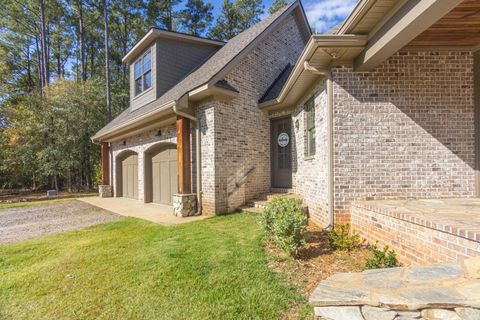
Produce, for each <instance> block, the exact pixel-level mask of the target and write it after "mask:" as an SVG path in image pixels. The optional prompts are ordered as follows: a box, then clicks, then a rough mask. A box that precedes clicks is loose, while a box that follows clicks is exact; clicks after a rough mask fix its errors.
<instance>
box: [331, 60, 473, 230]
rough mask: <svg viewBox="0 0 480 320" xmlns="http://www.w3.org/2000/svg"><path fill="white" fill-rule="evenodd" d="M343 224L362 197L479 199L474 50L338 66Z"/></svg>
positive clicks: (339, 214)
mask: <svg viewBox="0 0 480 320" xmlns="http://www.w3.org/2000/svg"><path fill="white" fill-rule="evenodd" d="M333 80H334V148H335V151H334V152H335V155H334V158H335V159H334V161H335V168H334V171H335V173H334V175H335V177H334V179H335V213H336V223H338V222H347V221H348V220H349V209H350V204H351V202H352V201H354V200H371V199H406V198H447V197H473V196H475V180H474V179H475V177H474V169H473V168H474V102H473V55H472V53H469V52H400V53H397V54H395V55H394V56H393V57H391V58H390V59H389V60H387V61H386V62H385V63H383V64H382V65H381V66H379V67H378V68H376V69H375V70H374V71H373V72H370V73H354V72H352V69H351V68H335V69H333Z"/></svg>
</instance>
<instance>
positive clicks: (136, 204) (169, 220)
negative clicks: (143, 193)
mask: <svg viewBox="0 0 480 320" xmlns="http://www.w3.org/2000/svg"><path fill="white" fill-rule="evenodd" d="M79 200H81V201H83V202H86V203H88V204H91V205H94V206H97V207H99V208H102V209H105V210H108V211H111V212H114V213H116V214H119V215H122V216H126V217H135V218H140V219H144V220H148V221H151V222H154V223H158V224H161V225H164V226H172V225H177V224H182V223H186V222H191V221H197V220H201V219H205V218H207V217H208V216H196V217H184V218H183V217H176V216H174V215H173V208H172V207H171V206H166V205H161V204H156V203H142V202H140V201H138V200H134V199H128V198H100V197H85V198H79Z"/></svg>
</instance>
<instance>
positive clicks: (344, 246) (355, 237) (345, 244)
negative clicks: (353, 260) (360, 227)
mask: <svg viewBox="0 0 480 320" xmlns="http://www.w3.org/2000/svg"><path fill="white" fill-rule="evenodd" d="M349 230H350V225H349V224H343V225H342V224H339V225H336V226H335V227H334V228H333V229H331V230H329V231H328V245H329V246H330V248H331V249H333V250H341V251H352V250H354V249H356V248H357V247H358V246H359V245H360V243H361V241H362V239H361V237H360V235H359V234H358V233H352V235H350V233H349Z"/></svg>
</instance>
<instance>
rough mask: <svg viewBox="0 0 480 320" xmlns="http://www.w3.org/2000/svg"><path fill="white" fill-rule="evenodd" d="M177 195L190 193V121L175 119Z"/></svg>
mask: <svg viewBox="0 0 480 320" xmlns="http://www.w3.org/2000/svg"><path fill="white" fill-rule="evenodd" d="M176 124H177V157H178V162H177V165H178V193H179V194H189V193H192V183H191V182H192V177H191V170H190V169H191V168H190V119H188V118H185V117H181V116H178V117H177V123H176Z"/></svg>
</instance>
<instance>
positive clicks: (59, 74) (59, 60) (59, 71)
mask: <svg viewBox="0 0 480 320" xmlns="http://www.w3.org/2000/svg"><path fill="white" fill-rule="evenodd" d="M61 55H62V51H61V45H60V38H59V39H58V42H57V55H56V58H57V79H61V78H62V56H61Z"/></svg>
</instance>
